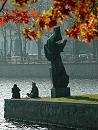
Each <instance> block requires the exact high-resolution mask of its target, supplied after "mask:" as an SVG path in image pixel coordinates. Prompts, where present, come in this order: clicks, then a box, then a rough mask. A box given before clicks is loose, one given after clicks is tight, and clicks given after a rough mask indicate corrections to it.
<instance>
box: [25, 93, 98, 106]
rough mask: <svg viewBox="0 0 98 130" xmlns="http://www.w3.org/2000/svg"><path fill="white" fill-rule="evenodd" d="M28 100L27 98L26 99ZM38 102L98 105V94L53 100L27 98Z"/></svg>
mask: <svg viewBox="0 0 98 130" xmlns="http://www.w3.org/2000/svg"><path fill="white" fill-rule="evenodd" d="M25 99H26V98H25ZM27 99H32V100H37V101H51V102H67V103H68V102H69V103H96V104H98V94H85V95H78V96H70V97H66V98H64V97H62V98H51V97H40V98H36V99H35V98H27Z"/></svg>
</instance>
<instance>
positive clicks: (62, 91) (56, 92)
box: [51, 88, 70, 98]
mask: <svg viewBox="0 0 98 130" xmlns="http://www.w3.org/2000/svg"><path fill="white" fill-rule="evenodd" d="M68 96H70V88H52V89H51V97H52V98H59V97H68Z"/></svg>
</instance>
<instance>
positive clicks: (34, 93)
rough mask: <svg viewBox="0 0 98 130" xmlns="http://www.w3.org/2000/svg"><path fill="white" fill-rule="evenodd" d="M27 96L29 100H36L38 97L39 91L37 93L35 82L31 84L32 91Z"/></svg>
mask: <svg viewBox="0 0 98 130" xmlns="http://www.w3.org/2000/svg"><path fill="white" fill-rule="evenodd" d="M27 96H28V97H30V98H38V97H39V91H38V88H37V86H36V83H35V82H32V90H31V92H30V93H27Z"/></svg>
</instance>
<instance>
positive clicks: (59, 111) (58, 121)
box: [4, 99, 98, 130]
mask: <svg viewBox="0 0 98 130" xmlns="http://www.w3.org/2000/svg"><path fill="white" fill-rule="evenodd" d="M4 117H5V118H6V119H11V120H18V121H27V122H28V121H29V122H33V123H37V124H48V125H49V124H52V125H57V126H61V127H72V128H90V129H93V130H95V129H98V104H85V103H65V102H51V101H38V100H32V99H19V100H18V99H5V108H4Z"/></svg>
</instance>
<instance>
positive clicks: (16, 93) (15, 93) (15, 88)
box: [12, 84, 20, 99]
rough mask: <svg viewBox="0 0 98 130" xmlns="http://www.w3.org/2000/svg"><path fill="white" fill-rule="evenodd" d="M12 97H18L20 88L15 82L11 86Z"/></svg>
mask: <svg viewBox="0 0 98 130" xmlns="http://www.w3.org/2000/svg"><path fill="white" fill-rule="evenodd" d="M12 98H16V99H20V89H19V88H18V87H17V84H14V86H13V88H12Z"/></svg>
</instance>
